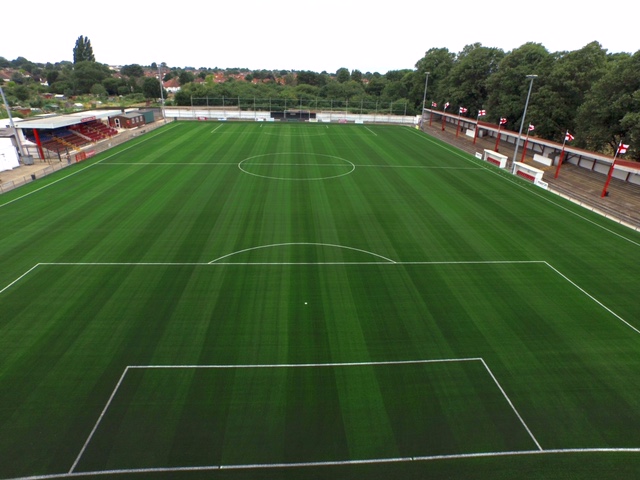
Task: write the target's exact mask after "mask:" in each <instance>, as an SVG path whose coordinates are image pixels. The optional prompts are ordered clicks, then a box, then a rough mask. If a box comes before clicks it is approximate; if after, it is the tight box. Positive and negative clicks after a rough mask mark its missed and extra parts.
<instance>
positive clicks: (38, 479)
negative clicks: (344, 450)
mask: <svg viewBox="0 0 640 480" xmlns="http://www.w3.org/2000/svg"><path fill="white" fill-rule="evenodd" d="M588 453H640V448H635V447H631V448H597V447H596V448H566V449H554V450H520V451H505V452H479V453H461V454H456V455H431V456H422V457H396V458H371V459H363V460H343V461H329V462H301V463H266V464H254V465H203V466H196V467H166V468H130V469H120V470H96V471H90V472H77V473H58V474H50V475H33V476H29V477H15V478H13V479H6V480H55V479H59V478H75V477H87V476H98V475H118V474H136V473H141V474H144V473H179V472H207V471H214V470H243V469H244V470H256V469H274V468H304V467H330V466H342V465H370V464H376V463H402V462H429V461H438V460H462V459H465V458H491V457H518V456H528V455H563V454H564V455H567V454H588Z"/></svg>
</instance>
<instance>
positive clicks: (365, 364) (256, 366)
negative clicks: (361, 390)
mask: <svg viewBox="0 0 640 480" xmlns="http://www.w3.org/2000/svg"><path fill="white" fill-rule="evenodd" d="M466 362H478V363H480V364H481V366H482V368H484V370H485V371H486V372H487V374H488V376H489V379H490V380H491V381H493V383H494V384H495V386H496V387H497V389H498V391H499V392H500V394H501V395H502V397H503V398H504V400H505V401H506V402H507V404H508V405H509V408H510V409H511V412H512V413H513V414H514V415H515V416H516V417H517V419H518V421H519V423H520V425H521V426H522V427H523V428H524V430H525V431H526V432H527V434H528V436H529V438H530V439H531V440H532V441H533V443H534V444H535V446H536V447H537V449H535V450H531V451H532V452H533V451H535V452H542V451H544V450H543V448H542V447H541V446H540V443H539V442H538V440H537V439H536V437H535V436H534V434H533V432H532V431H531V429H530V428H529V426H528V425H527V424H526V422H525V421H524V419H523V418H522V416H521V415H520V413H519V412H518V410H517V409H516V407H515V405H514V404H513V402H512V401H511V399H510V398H509V396H508V395H507V393H506V392H505V390H504V389H503V388H502V385H501V384H500V382H499V381H498V379H497V378H496V376H495V375H494V374H493V372H492V371H491V369H490V368H489V366H488V365H487V363H486V362H485V361H484V359H483V358H481V357H472V358H442V359H422V360H394V361H377V362H374V361H370V362H327V363H287V364H238V365H233V364H218V365H197V364H196V365H129V366H127V367H125V369H124V371H123V372H122V374H121V375H120V378H119V379H118V382H117V383H116V385H115V387H114V389H113V391H112V392H111V395H110V396H109V399H108V400H107V402H106V404H105V406H104V407H103V409H102V411H101V412H100V415H99V416H98V419H97V420H96V422H95V424H94V425H93V428H92V429H91V431H90V433H89V435H88V436H87V438H86V440H85V442H84V444H83V446H82V448H81V449H80V452H79V453H78V456H77V457H76V459H75V461H74V462H73V465H72V466H71V468H70V470H69V472H68V474H74V473H78V474H81V473H82V474H85V475H86V474H91V473H90V472H75V470H76V468H77V466H78V464H79V462H80V461H81V459H82V457H83V455H84V453H85V451H86V450H87V448H88V447H89V445H90V443H91V441H92V439H93V438H94V436H95V434H96V432H97V430H98V428H99V427H100V424H101V423H102V420H103V418H104V417H105V415H106V414H107V411H108V410H109V408H110V406H111V404H112V403H113V400H114V398H115V397H116V395H117V393H118V390H119V389H120V387H121V385H122V384H123V382H124V381H125V378H126V376H127V373H128V372H129V371H130V370H189V369H200V370H232V369H280V368H281V369H292V368H295V369H304V368H307V369H308V368H349V367H378V366H406V365H427V364H432V365H433V364H444V363H449V364H450V363H466ZM515 453H517V452H515ZM496 454H503V453H502V452H497V453H496ZM476 455H486V454H484V453H469V454H451V455H424V456H412V457H399V458H373V459H352V460H329V461H310V462H293V463H273V464H243V465H216V466H199V467H198V466H192V467H175V468H168V469H164V468H162V469H158V468H155V467H154V468H145V469H131V470H128V469H125V470H113V471H110V472H112V473H116V472H120V473H133V472H140V473H142V472H160V471H163V472H170V471H181V470H184V471H188V470H189V469H193V470H201V469H209V470H221V469H236V470H239V469H256V468H285V467H313V466H315V467H320V466H331V465H355V464H372V463H389V462H407V461H416V460H418V461H419V460H434V459H437V458H464V457H466V456H476Z"/></svg>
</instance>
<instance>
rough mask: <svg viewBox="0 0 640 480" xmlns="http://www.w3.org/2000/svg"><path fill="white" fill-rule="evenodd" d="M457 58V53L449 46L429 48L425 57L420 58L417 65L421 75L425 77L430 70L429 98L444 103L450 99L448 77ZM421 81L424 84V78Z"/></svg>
mask: <svg viewBox="0 0 640 480" xmlns="http://www.w3.org/2000/svg"><path fill="white" fill-rule="evenodd" d="M455 58H456V56H455V54H454V53H452V52H450V51H449V49H447V48H431V49H429V50H427V52H426V53H425V55H424V57H422V58H421V59H420V60H418V62H417V63H416V67H417V69H418V74H419V77H420V78H421V79H425V77H426V72H429V85H428V89H429V91H428V92H427V97H428V98H427V100H435V101H437V102H442V103H444V102H446V101H449V100H450V99H448V98H447V95H448V93H447V83H446V79H447V77H448V75H449V72H450V71H451V69H452V68H453V65H454V61H455ZM420 83H421V84H422V85H424V83H422V80H421V82H420ZM423 92H424V90H423Z"/></svg>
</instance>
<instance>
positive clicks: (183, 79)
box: [178, 70, 196, 86]
mask: <svg viewBox="0 0 640 480" xmlns="http://www.w3.org/2000/svg"><path fill="white" fill-rule="evenodd" d="M195 79H196V76H195V75H194V74H193V72H188V71H186V70H183V71H182V72H180V75H179V76H178V81H179V82H180V85H181V86H182V85H186V84H187V83H191V82H193V81H194V80H195Z"/></svg>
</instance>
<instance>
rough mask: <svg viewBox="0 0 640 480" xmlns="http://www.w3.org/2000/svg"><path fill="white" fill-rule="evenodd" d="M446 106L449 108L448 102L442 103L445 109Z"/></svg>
mask: <svg viewBox="0 0 640 480" xmlns="http://www.w3.org/2000/svg"><path fill="white" fill-rule="evenodd" d="M447 108H449V102H447V103H445V104H444V109H445V110H446V109H447Z"/></svg>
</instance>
